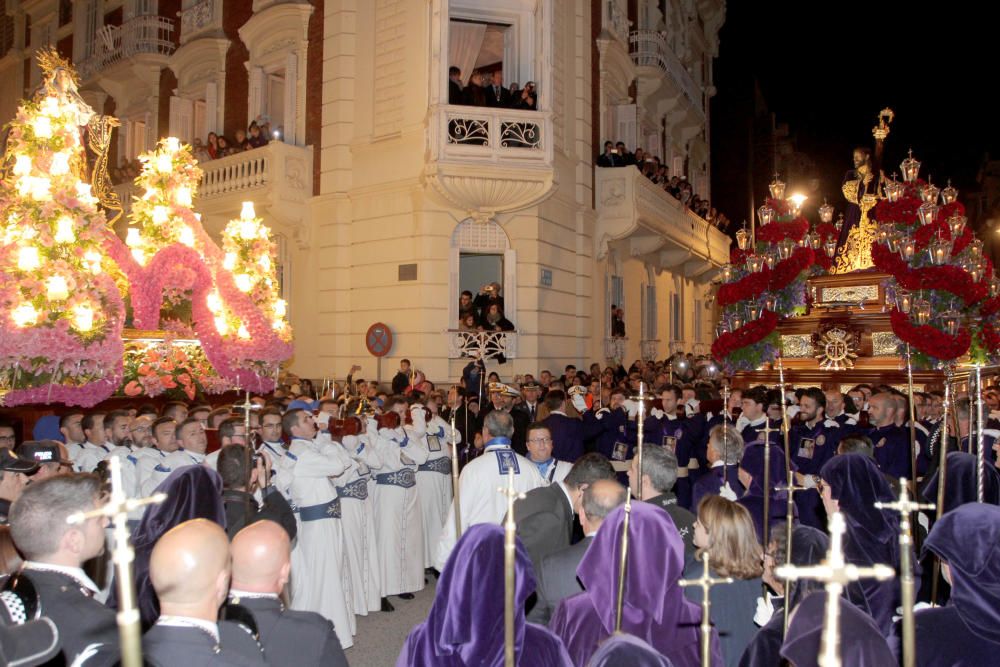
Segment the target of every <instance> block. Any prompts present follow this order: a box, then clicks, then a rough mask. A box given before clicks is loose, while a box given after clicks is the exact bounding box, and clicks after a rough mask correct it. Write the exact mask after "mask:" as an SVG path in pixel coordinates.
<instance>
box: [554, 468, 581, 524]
mask: <svg viewBox="0 0 1000 667" xmlns="http://www.w3.org/2000/svg"><path fill="white" fill-rule="evenodd" d="M552 465H555V462H553V464H552ZM556 484H558V485H559V488H560V489H562V492H563V493H564V494H566V502H568V503H569V506H570V508H571V509H572V510H573V511H574V512H575V511H576V508H575V507H573V498H572V497H570V495H569V489H567V488H566V485H565V484H563V483H562V482H556Z"/></svg>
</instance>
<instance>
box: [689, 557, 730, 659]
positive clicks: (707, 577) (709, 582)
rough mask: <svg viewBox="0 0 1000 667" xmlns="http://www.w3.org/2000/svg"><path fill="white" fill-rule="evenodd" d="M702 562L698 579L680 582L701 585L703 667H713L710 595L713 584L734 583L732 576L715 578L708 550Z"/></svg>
mask: <svg viewBox="0 0 1000 667" xmlns="http://www.w3.org/2000/svg"><path fill="white" fill-rule="evenodd" d="M701 562H702V564H703V565H704V570H703V571H702V573H701V576H700V577H698V578H697V579H681V580H680V581H679V582H677V583H679V584H680V585H681V586H684V587H687V586H700V587H701V667H711V665H712V620H711V617H710V612H711V610H712V600H711V599H710V597H709V593H710V592H711V590H712V586H716V585H718V584H731V583H733V578H732V577H720V578H718V579H713V578H712V575H711V572H710V571H709V567H708V564H709V563H708V551H703V552H702V554H701Z"/></svg>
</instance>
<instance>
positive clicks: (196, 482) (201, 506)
mask: <svg viewBox="0 0 1000 667" xmlns="http://www.w3.org/2000/svg"><path fill="white" fill-rule="evenodd" d="M156 491H157V492H159V491H163V492H164V493H166V494H167V499H166V500H165V501H163V502H162V503H160V504H159V505H150V506H149V507H147V508H146V512H145V514H143V515H142V521H140V522H139V525H138V526H136V527H135V530H133V531H132V545H133V546H134V547H135V581H136V593H137V597H138V600H139V611H140V613H141V614H142V622H143V625H144V626H149V625H152V623H153V622H154V621H155V620H156V618H157V617H158V616H159V615H160V602H159V600H158V599H157V597H156V592H155V591H154V590H153V584H152V582H151V581H150V580H149V558H150V556H152V554H153V547H154V546H156V541H157V540H159V539H160V537H161V536H162V535H163V534H164V533H166V532H167V531H168V530H170V529H171V528H174V527H175V526H178V525H180V524H182V523H184V522H185V521H190V520H191V519H208V520H209V521H214V522H215V523H217V524H219V525H220V526H222V527H223V528H225V527H226V510H225V507H224V506H223V504H222V477H220V476H219V473H217V472H215V471H214V470H212V469H211V468H206V467H205V466H195V465H192V466H184V467H183V468H178V469H177V470H175V471H173V472H172V473H170V476H169V477H167V478H166V479H165V480H163V482H161V483H160V485H159V486H158V487H156Z"/></svg>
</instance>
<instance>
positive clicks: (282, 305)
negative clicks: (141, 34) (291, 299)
mask: <svg viewBox="0 0 1000 667" xmlns="http://www.w3.org/2000/svg"><path fill="white" fill-rule="evenodd" d="M287 312H288V302H286V301H285V300H284V299H278V300H277V301H275V302H274V314H275V315H277V316H278V317H284V316H285V314H286V313H287Z"/></svg>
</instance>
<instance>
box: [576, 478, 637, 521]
mask: <svg viewBox="0 0 1000 667" xmlns="http://www.w3.org/2000/svg"><path fill="white" fill-rule="evenodd" d="M626 493H627V491H626V490H625V487H624V486H622V485H621V484H619V483H618V482H617V481H615V480H613V479H599V480H596V481H595V482H594V483H593V484H591V485H590V486H588V487H587V488H586V489H584V490H583V498H582V500H581V506H582V508H583V516H581V517H580V519H581V521H582V522H583V523H585V524H586V525H584V530H585V532H587V533H593V532H596V531H597V529H598V528H600V526H601V523H603V522H604V517H606V516H607V515H609V514H611V512H612V510H614V509H615V508H616V507H618V506H619V505H622V504H624V503H625V494H626Z"/></svg>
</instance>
